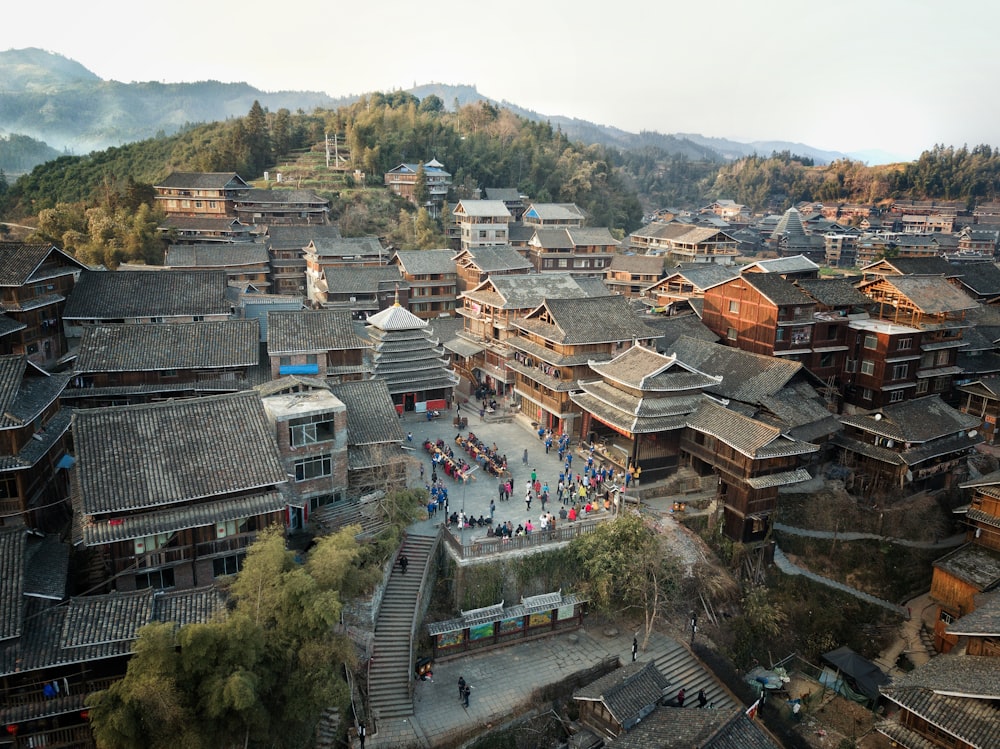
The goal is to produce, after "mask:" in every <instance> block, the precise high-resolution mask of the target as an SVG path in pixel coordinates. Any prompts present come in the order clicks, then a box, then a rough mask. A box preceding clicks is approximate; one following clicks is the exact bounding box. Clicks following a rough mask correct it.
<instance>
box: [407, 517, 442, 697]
mask: <svg viewBox="0 0 1000 749" xmlns="http://www.w3.org/2000/svg"><path fill="white" fill-rule="evenodd" d="M443 529H444V526H441V527H440V528H438V534H437V537H436V538H435V539H434V544H433V545H432V546H431V548H430V551H429V552H428V554H427V560H426V561H425V562H424V568H423V569H422V570H421V571H420V588H419V589H418V590H417V600H416V602H415V603H414V604H413V621H412V622H411V623H410V657H409V660H407V668H408V671H407V679H406V686H407V690H408V692H409V695H410V699H411V700H412V699H413V686H414V680H415V674H414V664H415V661H414V659H413V641H414V640H416V639H417V627H419V626H420V622H421V620H422V619H423V615H424V612H423V602H424V592H425V590H426V589H427V587H428V582H429V578H428V576H427V572H428V570H429V569H430V566H431V563H432V562H433V561H434V555H435V554H437V548H438V544H440V543H441V534H442V532H443Z"/></svg>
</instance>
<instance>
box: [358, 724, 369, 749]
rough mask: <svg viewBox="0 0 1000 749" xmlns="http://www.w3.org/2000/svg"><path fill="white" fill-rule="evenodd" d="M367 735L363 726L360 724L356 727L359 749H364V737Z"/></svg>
mask: <svg viewBox="0 0 1000 749" xmlns="http://www.w3.org/2000/svg"><path fill="white" fill-rule="evenodd" d="M367 735H368V731H367V729H365V724H364V723H362V724H360V725H359V726H358V744H359V745H360V746H361V749H365V736H367Z"/></svg>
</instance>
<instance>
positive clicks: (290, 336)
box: [267, 310, 371, 382]
mask: <svg viewBox="0 0 1000 749" xmlns="http://www.w3.org/2000/svg"><path fill="white" fill-rule="evenodd" d="M267 326H268V336H267V356H268V358H269V359H270V362H271V379H277V378H278V377H282V376H284V375H292V374H301V375H311V376H314V377H320V378H331V379H332V380H333V381H334V382H343V381H346V380H361V379H364V377H365V375H366V373H368V372H370V370H371V362H370V350H371V343H370V341H368V340H367V339H366V338H362V337H361V336H360V335H359V333H358V331H357V330H356V329H355V326H354V321H353V319H352V315H351V313H350V311H349V310H299V311H295V312H284V311H275V312H269V313H268V315H267Z"/></svg>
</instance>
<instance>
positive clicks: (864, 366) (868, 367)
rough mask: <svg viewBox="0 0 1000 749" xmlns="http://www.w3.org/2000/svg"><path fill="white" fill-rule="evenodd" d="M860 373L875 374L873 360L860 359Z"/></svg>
mask: <svg viewBox="0 0 1000 749" xmlns="http://www.w3.org/2000/svg"><path fill="white" fill-rule="evenodd" d="M861 374H864V375H873V374H875V362H873V361H872V360H871V359H862V360H861Z"/></svg>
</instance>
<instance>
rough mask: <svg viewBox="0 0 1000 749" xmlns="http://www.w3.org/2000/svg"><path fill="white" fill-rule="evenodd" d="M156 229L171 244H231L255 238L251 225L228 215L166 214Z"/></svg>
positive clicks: (251, 240)
mask: <svg viewBox="0 0 1000 749" xmlns="http://www.w3.org/2000/svg"><path fill="white" fill-rule="evenodd" d="M156 231H157V233H158V234H159V235H160V237H161V238H163V239H164V240H165V241H167V242H170V243H172V244H206V243H212V244H232V243H234V242H253V241H254V239H255V234H254V227H253V226H251V225H250V224H244V223H243V222H241V221H240V220H239V219H238V218H230V217H228V216H222V217H219V218H216V217H215V216H168V217H167V218H165V219H164V220H163V222H162V223H161V224H160V225H159V226H157V227H156Z"/></svg>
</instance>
